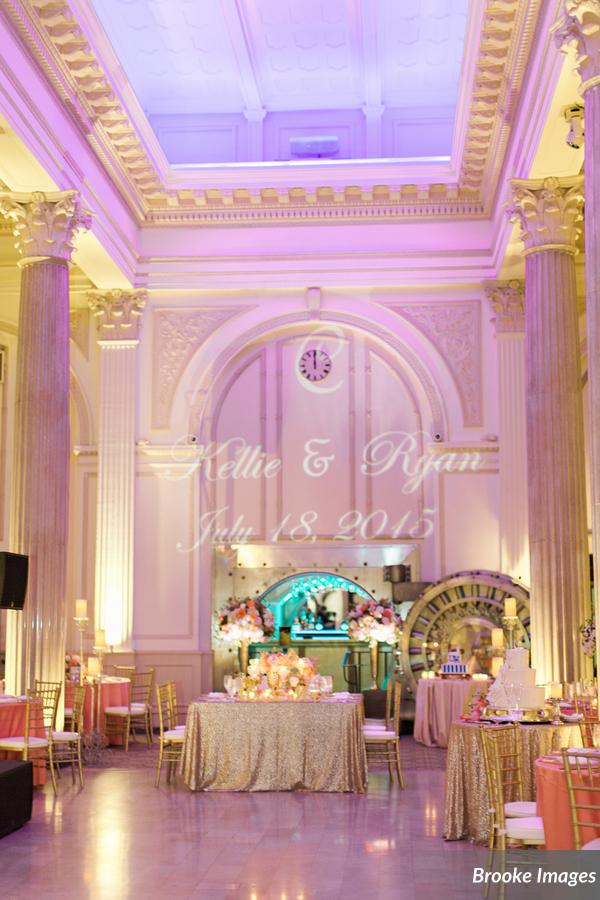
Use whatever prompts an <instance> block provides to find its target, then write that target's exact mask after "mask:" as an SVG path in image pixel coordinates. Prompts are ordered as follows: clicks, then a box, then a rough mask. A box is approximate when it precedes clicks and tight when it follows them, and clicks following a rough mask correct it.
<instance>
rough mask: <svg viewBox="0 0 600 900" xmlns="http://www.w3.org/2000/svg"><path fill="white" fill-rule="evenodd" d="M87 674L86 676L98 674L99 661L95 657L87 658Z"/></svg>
mask: <svg viewBox="0 0 600 900" xmlns="http://www.w3.org/2000/svg"><path fill="white" fill-rule="evenodd" d="M87 673H88V675H99V674H100V660H99V659H98V657H97V656H88V661H87Z"/></svg>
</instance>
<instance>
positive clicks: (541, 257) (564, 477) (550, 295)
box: [509, 177, 590, 682]
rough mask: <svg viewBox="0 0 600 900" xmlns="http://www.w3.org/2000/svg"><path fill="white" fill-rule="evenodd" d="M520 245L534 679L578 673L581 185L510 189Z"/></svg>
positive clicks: (582, 569) (584, 581) (583, 557)
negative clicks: (578, 259)
mask: <svg viewBox="0 0 600 900" xmlns="http://www.w3.org/2000/svg"><path fill="white" fill-rule="evenodd" d="M511 186H512V193H513V198H512V204H511V205H510V207H509V215H510V217H511V220H512V221H515V222H518V223H519V225H520V226H521V238H522V240H523V243H524V245H525V251H524V255H525V296H526V303H525V337H526V350H525V357H526V377H527V476H528V487H529V491H528V510H529V550H530V556H531V637H532V645H531V647H532V665H533V667H534V668H535V669H536V670H537V676H538V680H539V681H543V682H547V681H574V680H576V679H579V678H582V677H584V676H585V675H586V674H587V670H588V667H587V666H586V664H585V659H584V656H583V652H582V647H581V641H580V634H579V629H580V626H581V624H582V623H583V621H584V619H585V612H586V608H587V605H588V602H589V592H590V584H589V563H588V553H589V551H588V535H587V514H586V497H585V459H584V436H583V405H582V396H581V366H580V351H579V333H578V322H577V296H576V287H575V260H574V257H575V253H576V252H577V248H576V241H577V237H578V235H579V233H580V223H581V220H582V204H583V181H582V178H581V177H576V178H561V179H558V178H546V179H544V180H543V181H512V182H511Z"/></svg>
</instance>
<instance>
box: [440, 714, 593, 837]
mask: <svg viewBox="0 0 600 900" xmlns="http://www.w3.org/2000/svg"><path fill="white" fill-rule="evenodd" d="M482 727H483V726H482V725H479V724H473V723H470V722H454V723H453V724H452V726H451V727H450V740H449V742H448V757H447V759H446V810H445V816H444V837H445V838H446V840H449V841H458V840H461V839H463V838H470V839H471V840H474V841H476V842H477V843H485V842H487V840H488V838H489V807H490V801H489V796H488V789H487V780H486V776H485V764H484V761H483V755H482V751H481V741H480V735H479V730H480V728H482ZM519 735H520V738H521V748H522V759H523V788H524V797H523V799H524V800H534V799H535V797H534V794H535V776H534V768H535V761H536V759H538V758H539V757H540V756H544V755H545V754H548V753H550V752H551V751H554V750H560V749H561V748H562V747H581V733H580V730H579V726H578V725H552V724H551V723H548V724H546V723H543V724H531V725H526V724H521V725H519Z"/></svg>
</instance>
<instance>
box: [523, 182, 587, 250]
mask: <svg viewBox="0 0 600 900" xmlns="http://www.w3.org/2000/svg"><path fill="white" fill-rule="evenodd" d="M510 186H511V189H512V200H511V201H510V202H509V203H508V204H507V209H506V211H507V214H508V217H509V219H510V221H511V222H518V223H519V225H520V226H521V240H522V241H523V243H524V244H525V254H526V255H527V254H528V253H535V252H538V251H540V250H563V251H566V252H568V253H573V254H575V253H577V246H576V243H577V238H578V237H579V235H580V234H581V222H582V220H583V212H582V209H583V177H582V176H580V175H577V176H575V177H573V178H544V179H541V180H529V181H519V180H517V179H513V180H512V181H511V182H510Z"/></svg>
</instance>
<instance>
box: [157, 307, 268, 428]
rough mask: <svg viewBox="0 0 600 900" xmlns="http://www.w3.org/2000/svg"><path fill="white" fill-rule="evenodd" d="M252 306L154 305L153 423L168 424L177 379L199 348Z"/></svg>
mask: <svg viewBox="0 0 600 900" xmlns="http://www.w3.org/2000/svg"><path fill="white" fill-rule="evenodd" d="M253 308H254V307H252V306H237V307H229V308H227V307H226V308H223V307H203V308H202V309H186V310H183V309H179V310H172V309H156V310H155V311H154V314H153V317H152V321H153V346H154V360H155V365H154V367H153V378H152V425H153V427H154V428H167V427H168V425H169V415H170V412H171V403H172V401H173V396H174V394H175V390H176V388H177V385H178V383H179V379H180V378H181V375H182V374H183V372H184V370H185V368H186V366H187V365H188V363H189V362H190V360H191V358H192V357H193V355H194V354H195V353H196V351H197V350H198V348H199V347H200V346H201V345H202V344H203V343H204V342H205V341H206V340H207V339H208V338H209V337H210V335H211V334H213V333H214V332H215V331H216V330H217V329H218V328H220V327H221V326H222V325H224V324H225V322H228V321H229V320H230V319H233V318H235V317H236V316H240V315H241V314H242V313H244V312H248V311H249V310H251V309H253Z"/></svg>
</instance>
